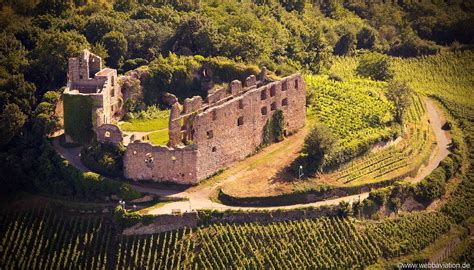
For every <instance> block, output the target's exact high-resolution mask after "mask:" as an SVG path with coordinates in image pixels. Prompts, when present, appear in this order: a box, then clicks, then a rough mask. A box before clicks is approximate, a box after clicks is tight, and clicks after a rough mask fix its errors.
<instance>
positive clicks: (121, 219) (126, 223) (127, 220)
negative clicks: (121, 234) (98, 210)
mask: <svg viewBox="0 0 474 270" xmlns="http://www.w3.org/2000/svg"><path fill="white" fill-rule="evenodd" d="M114 218H115V220H117V222H118V223H119V225H120V226H121V227H122V228H127V227H131V226H133V225H135V224H137V223H139V222H142V223H143V224H145V225H146V224H150V223H152V222H153V220H154V218H155V217H154V216H152V215H139V214H137V213H133V212H132V213H130V212H127V211H126V210H125V209H123V207H122V206H121V205H117V206H116V207H115V210H114Z"/></svg>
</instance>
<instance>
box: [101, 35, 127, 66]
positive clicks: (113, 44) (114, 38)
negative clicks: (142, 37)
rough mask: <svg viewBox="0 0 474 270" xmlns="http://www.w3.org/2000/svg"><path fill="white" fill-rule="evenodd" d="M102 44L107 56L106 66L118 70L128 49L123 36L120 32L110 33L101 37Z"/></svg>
mask: <svg viewBox="0 0 474 270" xmlns="http://www.w3.org/2000/svg"><path fill="white" fill-rule="evenodd" d="M102 42H103V43H104V46H105V48H106V49H107V52H108V54H109V57H108V58H107V59H106V61H107V64H108V65H109V66H111V67H113V68H119V67H120V66H121V65H122V64H123V59H124V57H125V54H126V53H127V49H128V44H127V40H126V39H125V36H124V35H123V34H122V33H120V32H117V31H112V32H109V33H107V34H105V36H103V37H102Z"/></svg>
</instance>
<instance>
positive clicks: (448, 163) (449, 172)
mask: <svg viewBox="0 0 474 270" xmlns="http://www.w3.org/2000/svg"><path fill="white" fill-rule="evenodd" d="M439 166H440V167H441V168H443V170H444V171H445V173H446V180H448V179H449V178H451V177H452V176H453V175H454V161H453V160H452V159H451V158H450V157H449V156H448V157H446V158H445V159H443V160H442V161H441V162H440V163H439Z"/></svg>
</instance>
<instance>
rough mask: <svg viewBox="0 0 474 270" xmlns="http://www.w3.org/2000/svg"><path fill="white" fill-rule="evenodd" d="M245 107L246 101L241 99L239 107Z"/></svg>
mask: <svg viewBox="0 0 474 270" xmlns="http://www.w3.org/2000/svg"><path fill="white" fill-rule="evenodd" d="M243 108H244V101H243V100H239V109H243Z"/></svg>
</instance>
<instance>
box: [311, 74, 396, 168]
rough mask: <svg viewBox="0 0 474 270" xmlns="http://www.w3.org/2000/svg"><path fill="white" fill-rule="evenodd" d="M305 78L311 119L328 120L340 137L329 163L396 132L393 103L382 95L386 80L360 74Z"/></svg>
mask: <svg viewBox="0 0 474 270" xmlns="http://www.w3.org/2000/svg"><path fill="white" fill-rule="evenodd" d="M305 81H306V83H307V103H308V104H309V106H308V112H307V118H308V121H309V123H310V124H312V123H316V122H319V123H323V124H325V125H326V126H328V127H329V128H330V129H331V130H332V132H333V133H334V134H335V136H336V137H337V138H338V146H339V148H338V149H337V150H336V151H335V153H334V154H333V155H332V156H331V157H329V158H328V160H329V161H328V163H329V164H330V163H342V162H345V161H347V160H349V159H351V158H353V157H354V156H356V155H358V154H360V153H361V152H363V151H365V150H366V149H367V147H368V146H369V145H371V144H373V143H376V142H379V141H382V140H387V139H389V138H392V137H394V136H395V134H397V132H398V129H397V127H396V125H393V124H392V120H393V117H392V114H391V106H392V105H391V104H390V103H389V102H388V101H387V100H386V99H385V97H384V95H383V92H384V87H385V82H377V81H372V80H367V79H359V78H355V79H351V80H346V81H343V82H339V81H333V80H330V79H328V77H327V76H312V75H308V76H305Z"/></svg>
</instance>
